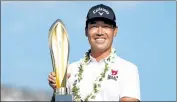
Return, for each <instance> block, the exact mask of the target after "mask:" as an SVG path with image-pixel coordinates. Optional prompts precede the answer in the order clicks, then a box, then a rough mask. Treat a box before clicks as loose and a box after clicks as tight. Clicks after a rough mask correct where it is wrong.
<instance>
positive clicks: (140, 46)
mask: <svg viewBox="0 0 177 102" xmlns="http://www.w3.org/2000/svg"><path fill="white" fill-rule="evenodd" d="M101 3H102V4H105V5H108V6H110V7H111V8H112V9H113V10H114V12H115V14H116V22H117V24H118V29H119V30H118V33H117V36H116V38H115V39H114V43H113V46H114V48H115V49H116V50H117V54H118V55H119V56H120V57H121V58H123V59H125V60H128V61H130V62H132V63H134V64H136V65H137V67H138V71H139V75H140V86H141V100H142V101H169V100H170V101H175V100H176V2H175V1H174V2H172V1H171V2H170V1H168V2H167V1H166V2H165V1H160V2H157V1H153V2H150V1H104V2H102V1H25V2H24V1H2V2H1V84H9V85H12V86H14V87H16V86H17V87H27V88H32V89H40V90H48V91H52V89H51V88H50V87H49V85H48V81H47V77H48V74H49V73H50V72H51V71H52V63H51V57H50V53H49V46H48V33H49V28H50V26H51V25H52V24H53V22H54V21H55V20H56V19H61V20H62V21H63V22H64V24H65V26H66V28H67V31H68V34H69V41H70V56H69V62H70V63H72V62H75V61H78V60H80V59H81V58H82V57H83V56H84V53H85V52H86V51H87V50H88V49H89V48H90V45H89V43H88V40H87V37H86V36H85V31H84V27H85V20H86V15H87V12H88V10H89V9H90V8H91V7H92V6H95V5H97V4H101Z"/></svg>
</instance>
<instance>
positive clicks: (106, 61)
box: [48, 4, 140, 101]
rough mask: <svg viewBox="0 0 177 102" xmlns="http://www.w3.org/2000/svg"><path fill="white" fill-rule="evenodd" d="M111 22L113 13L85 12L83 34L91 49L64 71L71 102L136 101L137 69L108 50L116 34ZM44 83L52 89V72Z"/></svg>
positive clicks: (103, 7) (101, 7)
mask: <svg viewBox="0 0 177 102" xmlns="http://www.w3.org/2000/svg"><path fill="white" fill-rule="evenodd" d="M115 20H116V17H115V14H114V11H113V10H112V9H111V8H110V7H108V6H106V5H103V4H100V5H96V6H94V7H92V8H91V9H90V10H89V12H88V14H87V21H86V27H85V34H86V37H87V38H88V41H89V43H90V46H91V49H90V50H89V51H88V52H87V53H86V54H85V57H83V59H82V60H80V61H77V62H74V63H72V64H70V65H69V67H68V80H67V87H68V88H69V89H71V90H72V95H73V100H74V101H140V85H139V84H140V83H139V73H138V69H137V66H136V65H134V64H132V63H131V62H129V61H126V60H124V59H122V58H120V57H118V56H117V55H116V51H115V49H114V48H112V43H113V39H114V37H115V36H116V34H117V31H118V27H117V25H116V22H115ZM48 81H49V85H50V86H51V87H52V88H53V89H55V88H56V84H55V74H54V73H53V72H51V73H50V74H49V76H48ZM53 100H54V97H53Z"/></svg>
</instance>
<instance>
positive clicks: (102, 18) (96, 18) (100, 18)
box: [86, 17, 116, 25]
mask: <svg viewBox="0 0 177 102" xmlns="http://www.w3.org/2000/svg"><path fill="white" fill-rule="evenodd" d="M92 20H102V21H110V22H112V24H115V25H116V22H115V21H114V20H111V19H108V18H105V17H94V18H90V19H87V21H86V23H88V22H89V21H92Z"/></svg>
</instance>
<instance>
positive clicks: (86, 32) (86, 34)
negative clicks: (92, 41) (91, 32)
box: [85, 27, 88, 37]
mask: <svg viewBox="0 0 177 102" xmlns="http://www.w3.org/2000/svg"><path fill="white" fill-rule="evenodd" d="M85 36H86V37H88V31H87V28H86V27H85Z"/></svg>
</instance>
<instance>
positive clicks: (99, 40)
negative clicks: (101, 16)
mask: <svg viewBox="0 0 177 102" xmlns="http://www.w3.org/2000/svg"><path fill="white" fill-rule="evenodd" d="M104 41H105V39H101V38H99V39H96V42H98V43H102V42H104Z"/></svg>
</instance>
